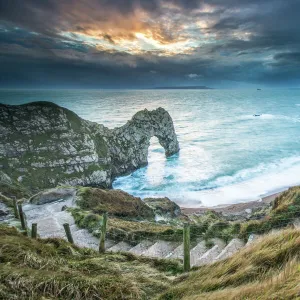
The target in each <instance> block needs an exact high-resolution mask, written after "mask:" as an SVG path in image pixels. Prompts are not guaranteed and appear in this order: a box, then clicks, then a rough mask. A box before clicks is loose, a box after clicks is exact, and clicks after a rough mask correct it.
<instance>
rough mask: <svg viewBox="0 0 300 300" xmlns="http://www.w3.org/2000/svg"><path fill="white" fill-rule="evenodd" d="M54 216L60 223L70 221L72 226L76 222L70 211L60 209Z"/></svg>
mask: <svg viewBox="0 0 300 300" xmlns="http://www.w3.org/2000/svg"><path fill="white" fill-rule="evenodd" d="M54 216H55V218H56V219H57V222H58V223H59V224H60V225H63V224H64V223H68V224H69V225H70V226H72V225H74V224H75V220H74V218H73V217H72V215H71V214H70V213H69V212H66V211H60V212H57V213H55V214H54Z"/></svg>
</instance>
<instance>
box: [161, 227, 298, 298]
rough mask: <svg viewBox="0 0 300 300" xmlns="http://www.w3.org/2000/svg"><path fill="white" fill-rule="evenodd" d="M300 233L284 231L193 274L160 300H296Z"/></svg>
mask: <svg viewBox="0 0 300 300" xmlns="http://www.w3.org/2000/svg"><path fill="white" fill-rule="evenodd" d="M299 254H300V231H297V230H292V229H289V230H284V231H282V232H280V233H277V234H272V235H269V236H267V237H265V238H264V239H261V240H259V241H257V242H256V243H254V244H253V245H252V246H250V247H247V248H245V249H244V250H242V251H240V252H239V253H237V254H236V255H234V256H233V257H231V258H229V259H227V260H225V261H221V262H217V263H215V264H213V265H207V266H203V267H200V268H198V269H196V270H195V271H194V272H191V273H190V275H189V276H188V277H187V278H184V277H182V278H181V282H180V279H179V283H178V285H177V286H175V287H174V288H171V289H170V290H169V291H167V292H166V293H165V294H163V295H162V296H161V297H160V299H168V300H171V299H176V300H177V299H214V300H215V299H226V300H229V299H253V300H254V299H296V298H297V297H298V296H299V295H300V284H299V279H300V271H299V270H300V269H299V266H300V263H299Z"/></svg>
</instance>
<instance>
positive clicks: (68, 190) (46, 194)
mask: <svg viewBox="0 0 300 300" xmlns="http://www.w3.org/2000/svg"><path fill="white" fill-rule="evenodd" d="M75 194H76V189H75V188H72V187H58V188H53V189H49V190H45V191H42V192H39V193H38V194H36V195H34V196H32V197H31V198H30V199H29V201H30V203H33V204H37V205H42V204H46V203H51V202H54V201H59V200H66V199H70V198H73V197H74V196H75Z"/></svg>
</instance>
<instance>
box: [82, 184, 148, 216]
mask: <svg viewBox="0 0 300 300" xmlns="http://www.w3.org/2000/svg"><path fill="white" fill-rule="evenodd" d="M77 196H78V200H77V204H78V205H79V206H80V207H81V208H82V209H85V210H91V211H92V212H93V213H97V214H102V213H104V212H108V213H109V214H110V215H114V216H116V217H126V218H135V219H152V220H153V219H154V212H153V210H152V209H151V208H150V207H149V206H147V205H146V204H145V203H144V202H143V201H142V200H141V199H140V198H137V197H133V196H131V195H129V194H128V193H126V192H123V191H121V190H101V189H97V188H90V187H81V188H79V189H78V192H77Z"/></svg>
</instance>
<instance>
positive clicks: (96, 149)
mask: <svg viewBox="0 0 300 300" xmlns="http://www.w3.org/2000/svg"><path fill="white" fill-rule="evenodd" d="M152 136H156V137H157V138H158V140H159V142H160V144H161V145H162V147H163V148H164V149H165V153H166V156H170V155H173V154H175V153H177V152H178V151H179V145H178V141H177V138H176V134H175V130H174V126H173V122H172V119H171V117H170V115H169V114H168V112H167V111H165V110H164V109H163V108H158V109H156V110H153V111H148V110H143V111H140V112H138V113H137V114H135V115H134V116H133V118H132V119H131V120H130V121H128V122H127V123H126V124H125V125H124V126H122V127H119V128H115V129H108V128H106V127H104V126H103V125H100V124H97V123H93V122H90V121H86V120H83V119H81V118H80V117H78V116H77V115H76V114H75V113H73V112H72V111H70V110H68V109H66V108H62V107H60V106H57V105H55V104H53V103H50V102H34V103H29V104H24V105H18V106H15V105H3V104H0V141H1V142H0V168H1V169H2V170H4V172H5V173H6V174H7V175H8V176H9V177H10V178H12V179H13V180H18V181H19V182H21V183H22V184H23V185H24V186H26V187H30V188H31V189H34V188H38V189H42V188H49V187H55V186H57V185H73V186H74V185H85V186H87V185H88V186H97V187H104V188H107V187H110V186H111V184H112V181H113V179H114V178H115V177H116V176H120V175H124V174H127V173H129V172H131V171H134V170H136V169H138V168H140V167H141V166H145V165H146V164H147V156H148V147H149V145H150V138H151V137H152Z"/></svg>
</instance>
